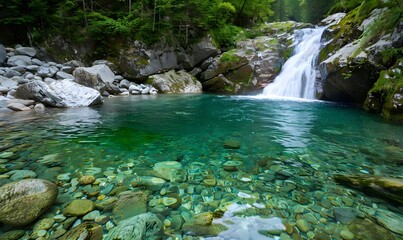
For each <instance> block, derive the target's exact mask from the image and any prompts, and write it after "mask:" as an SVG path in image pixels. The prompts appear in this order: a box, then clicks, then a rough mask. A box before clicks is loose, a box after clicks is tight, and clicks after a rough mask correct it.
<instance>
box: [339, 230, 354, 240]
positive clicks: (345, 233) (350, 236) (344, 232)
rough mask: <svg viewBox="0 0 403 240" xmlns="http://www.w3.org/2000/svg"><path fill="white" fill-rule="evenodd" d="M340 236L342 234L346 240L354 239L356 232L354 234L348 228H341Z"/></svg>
mask: <svg viewBox="0 0 403 240" xmlns="http://www.w3.org/2000/svg"><path fill="white" fill-rule="evenodd" d="M340 236H341V237H342V238H343V239H346V240H352V239H354V234H353V233H352V232H350V231H348V230H341V232H340Z"/></svg>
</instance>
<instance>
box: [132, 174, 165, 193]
mask: <svg viewBox="0 0 403 240" xmlns="http://www.w3.org/2000/svg"><path fill="white" fill-rule="evenodd" d="M165 183H166V181H165V180H164V179H162V178H157V177H151V176H141V177H139V178H136V179H135V180H134V181H133V182H131V185H132V186H133V187H138V186H146V187H147V188H148V189H149V190H151V191H158V190H161V188H162V187H163V186H164V184H165Z"/></svg>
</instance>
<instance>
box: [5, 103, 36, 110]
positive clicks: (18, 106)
mask: <svg viewBox="0 0 403 240" xmlns="http://www.w3.org/2000/svg"><path fill="white" fill-rule="evenodd" d="M7 108H9V109H11V110H13V111H29V110H31V108H29V107H27V106H25V105H23V104H21V103H9V104H7Z"/></svg>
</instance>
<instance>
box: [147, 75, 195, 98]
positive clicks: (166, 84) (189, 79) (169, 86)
mask: <svg viewBox="0 0 403 240" xmlns="http://www.w3.org/2000/svg"><path fill="white" fill-rule="evenodd" d="M147 83H148V84H151V85H152V86H153V87H155V88H156V89H157V90H158V92H161V93H201V92H202V85H201V83H200V82H199V81H198V80H197V79H196V78H195V77H194V76H192V75H190V74H189V73H187V72H185V71H183V70H182V71H178V72H175V71H174V70H171V71H169V72H166V73H163V74H156V75H152V76H150V77H149V78H148V80H147Z"/></svg>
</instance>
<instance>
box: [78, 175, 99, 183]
mask: <svg viewBox="0 0 403 240" xmlns="http://www.w3.org/2000/svg"><path fill="white" fill-rule="evenodd" d="M95 180H96V179H95V177H94V176H92V175H86V176H82V177H81V178H80V180H79V184H80V185H88V184H92V183H94V182H95Z"/></svg>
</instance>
